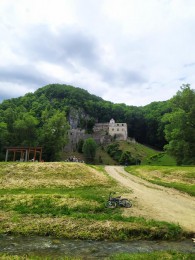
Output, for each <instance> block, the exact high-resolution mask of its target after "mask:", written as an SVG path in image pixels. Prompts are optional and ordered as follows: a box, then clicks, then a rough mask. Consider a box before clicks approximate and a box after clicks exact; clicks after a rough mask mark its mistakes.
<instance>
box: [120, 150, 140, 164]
mask: <svg viewBox="0 0 195 260" xmlns="http://www.w3.org/2000/svg"><path fill="white" fill-rule="evenodd" d="M119 162H120V164H124V165H134V164H136V159H134V158H133V157H132V156H131V153H130V152H129V151H124V152H123V153H122V155H121V158H120V161H119Z"/></svg>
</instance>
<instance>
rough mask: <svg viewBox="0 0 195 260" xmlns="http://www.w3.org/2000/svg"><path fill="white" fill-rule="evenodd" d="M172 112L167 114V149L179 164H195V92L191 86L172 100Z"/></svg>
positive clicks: (165, 117) (185, 87) (179, 92)
mask: <svg viewBox="0 0 195 260" xmlns="http://www.w3.org/2000/svg"><path fill="white" fill-rule="evenodd" d="M170 103H171V106H172V112H171V113H168V114H165V115H164V117H163V122H165V123H166V125H165V138H166V140H167V141H168V144H167V145H165V148H166V150H167V151H168V152H170V153H171V154H172V155H173V156H175V158H176V161H177V164H179V165H180V164H195V91H194V90H193V89H191V88H190V85H189V84H187V85H183V86H182V87H181V90H180V91H178V92H177V94H176V95H175V96H174V97H173V98H172V99H171V100H170Z"/></svg>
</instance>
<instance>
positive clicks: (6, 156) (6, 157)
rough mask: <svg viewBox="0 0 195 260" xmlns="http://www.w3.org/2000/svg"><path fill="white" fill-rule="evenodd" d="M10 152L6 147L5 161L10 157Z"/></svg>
mask: <svg viewBox="0 0 195 260" xmlns="http://www.w3.org/2000/svg"><path fill="white" fill-rule="evenodd" d="M8 154H9V150H8V149H6V155H5V161H6V162H7V159H8Z"/></svg>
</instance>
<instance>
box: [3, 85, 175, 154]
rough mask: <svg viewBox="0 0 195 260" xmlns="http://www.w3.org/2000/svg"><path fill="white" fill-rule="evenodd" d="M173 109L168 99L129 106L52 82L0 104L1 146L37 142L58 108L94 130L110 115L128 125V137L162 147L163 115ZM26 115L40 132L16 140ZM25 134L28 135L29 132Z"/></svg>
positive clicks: (70, 119) (72, 122) (72, 120)
mask: <svg viewBox="0 0 195 260" xmlns="http://www.w3.org/2000/svg"><path fill="white" fill-rule="evenodd" d="M132 98H133V97H132ZM170 109H171V108H170V105H169V102H168V101H166V102H153V103H151V104H149V105H147V106H144V107H136V106H127V105H125V104H114V103H112V102H109V101H105V100H103V99H102V98H100V97H98V96H95V95H92V94H90V93H88V92H87V91H86V90H83V89H81V88H76V87H73V86H69V85H60V84H51V85H47V86H44V87H42V88H39V89H38V90H36V91H35V92H34V93H28V94H26V95H24V96H23V97H19V98H12V99H9V100H5V101H3V102H2V103H1V104H0V119H1V125H0V127H1V130H2V133H1V135H3V134H4V139H3V140H4V141H2V142H1V141H0V148H1V151H2V147H3V146H5V145H12V146H13V145H24V144H27V143H28V144H30V145H38V144H39V143H40V137H41V135H43V133H41V134H40V131H39V130H40V129H41V128H42V127H43V125H44V122H45V123H46V122H47V120H46V118H51V117H52V116H53V115H54V114H55V113H56V111H59V112H62V113H64V112H65V113H66V117H67V120H68V122H69V124H70V126H71V127H75V128H76V127H79V128H81V129H86V131H87V132H90V131H92V128H93V125H94V123H95V122H109V121H110V119H111V118H114V119H115V121H116V122H119V123H120V122H125V123H127V125H128V135H129V137H132V138H135V140H136V141H137V142H139V143H142V144H146V145H149V146H152V147H155V148H157V149H163V146H164V145H165V144H166V141H165V138H164V132H163V131H164V125H163V123H162V122H161V118H162V116H163V115H164V114H165V113H166V112H169V111H170ZM24 115H26V116H24ZM29 116H30V117H29ZM24 117H26V118H29V122H32V120H34V121H33V122H34V125H33V127H34V128H35V129H36V130H37V133H36V134H35V135H34V137H33V138H32V140H30V141H29V140H26V141H25V140H23V139H22V141H21V140H20V141H17V140H18V138H17V137H16V136H15V135H16V131H15V130H14V129H16V128H17V127H18V125H20V126H21V127H22V126H23V123H22V120H25V119H24ZM30 118H31V119H30ZM16 120H17V127H16V124H15V122H16ZM29 122H28V126H29V125H30V123H29ZM17 129H18V128H17ZM29 129H32V127H30V128H29ZM23 130H24V129H23ZM26 131H29V130H26ZM25 134H26V136H27V132H25ZM23 136H25V135H23ZM35 136H36V137H35ZM2 138H3V137H2ZM0 140H1V137H0ZM5 140H6V141H5Z"/></svg>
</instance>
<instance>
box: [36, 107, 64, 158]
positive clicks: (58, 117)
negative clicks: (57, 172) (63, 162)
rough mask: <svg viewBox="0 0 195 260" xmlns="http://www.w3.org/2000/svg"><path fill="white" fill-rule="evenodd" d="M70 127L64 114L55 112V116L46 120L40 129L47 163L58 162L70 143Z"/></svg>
mask: <svg viewBox="0 0 195 260" xmlns="http://www.w3.org/2000/svg"><path fill="white" fill-rule="evenodd" d="M68 129H69V125H68V123H67V120H66V115H65V113H63V112H59V111H54V113H53V115H52V116H51V117H49V118H45V121H44V124H43V126H42V127H41V129H40V144H41V145H42V146H43V148H44V150H43V152H44V154H43V157H44V159H45V160H46V161H58V160H60V159H61V153H62V151H63V148H64V146H65V144H66V143H67V141H68V135H67V131H68Z"/></svg>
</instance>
